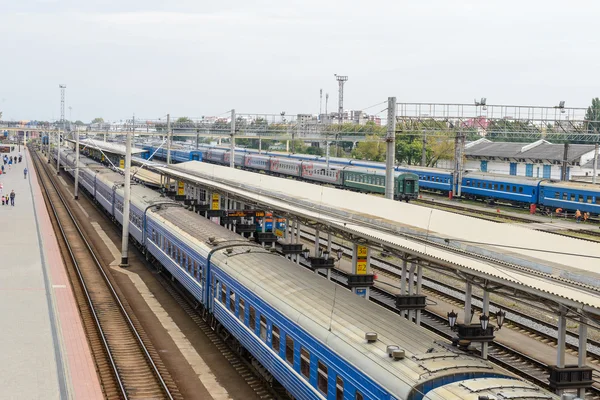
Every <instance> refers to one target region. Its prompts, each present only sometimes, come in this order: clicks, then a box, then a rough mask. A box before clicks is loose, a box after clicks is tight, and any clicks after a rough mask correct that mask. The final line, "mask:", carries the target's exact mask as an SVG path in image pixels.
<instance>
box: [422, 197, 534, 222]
mask: <svg viewBox="0 0 600 400" xmlns="http://www.w3.org/2000/svg"><path fill="white" fill-rule="evenodd" d="M414 203H415V204H424V205H427V206H430V207H434V208H440V209H448V210H454V211H461V212H462V213H463V214H465V215H468V216H470V217H474V218H479V219H484V220H486V221H492V222H498V223H501V222H503V221H510V222H518V223H523V224H531V223H534V222H536V221H533V220H531V219H529V218H524V217H517V216H514V215H508V214H502V213H498V212H493V211H486V210H477V209H473V208H469V207H465V206H461V205H458V204H448V203H443V202H436V201H435V200H427V199H418V200H415V201H414ZM500 220H502V221H500Z"/></svg>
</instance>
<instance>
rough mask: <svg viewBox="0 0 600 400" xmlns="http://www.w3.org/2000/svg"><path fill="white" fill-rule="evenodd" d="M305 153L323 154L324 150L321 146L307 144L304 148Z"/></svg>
mask: <svg viewBox="0 0 600 400" xmlns="http://www.w3.org/2000/svg"><path fill="white" fill-rule="evenodd" d="M306 154H311V155H313V156H323V155H325V150H323V149H322V148H321V147H315V146H308V147H307V148H306Z"/></svg>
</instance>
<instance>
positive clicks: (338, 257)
mask: <svg viewBox="0 0 600 400" xmlns="http://www.w3.org/2000/svg"><path fill="white" fill-rule="evenodd" d="M336 253H337V260H338V261H340V260H341V259H342V257H343V256H344V250H342V248H341V247H340V248H339V249H337V252H336Z"/></svg>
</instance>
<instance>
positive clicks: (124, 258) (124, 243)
mask: <svg viewBox="0 0 600 400" xmlns="http://www.w3.org/2000/svg"><path fill="white" fill-rule="evenodd" d="M133 124H134V126H135V117H134V121H133ZM134 129H135V128H134ZM132 136H133V133H132V132H129V131H127V133H126V139H125V176H124V178H125V185H124V186H125V190H124V191H125V193H124V195H123V236H122V238H121V264H120V266H121V267H128V266H129V257H128V252H129V199H130V197H131V137H132Z"/></svg>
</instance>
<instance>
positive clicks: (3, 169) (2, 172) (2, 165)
mask: <svg viewBox="0 0 600 400" xmlns="http://www.w3.org/2000/svg"><path fill="white" fill-rule="evenodd" d="M2 173H4V164H2Z"/></svg>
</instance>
